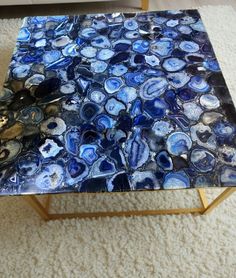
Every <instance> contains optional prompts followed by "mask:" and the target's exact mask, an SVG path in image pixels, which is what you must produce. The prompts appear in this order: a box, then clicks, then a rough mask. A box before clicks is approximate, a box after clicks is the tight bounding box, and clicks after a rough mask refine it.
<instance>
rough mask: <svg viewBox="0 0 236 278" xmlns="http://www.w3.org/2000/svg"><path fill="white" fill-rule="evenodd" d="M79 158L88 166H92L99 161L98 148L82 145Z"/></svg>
mask: <svg viewBox="0 0 236 278" xmlns="http://www.w3.org/2000/svg"><path fill="white" fill-rule="evenodd" d="M79 156H80V158H82V159H83V160H84V161H85V162H86V163H87V164H89V165H92V164H93V162H94V161H95V160H97V159H98V155H97V146H96V145H89V144H84V145H81V146H80V149H79Z"/></svg>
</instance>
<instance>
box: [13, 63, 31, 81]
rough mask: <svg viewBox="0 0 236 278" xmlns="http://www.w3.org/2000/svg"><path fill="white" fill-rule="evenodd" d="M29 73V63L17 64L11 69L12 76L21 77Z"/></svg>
mask: <svg viewBox="0 0 236 278" xmlns="http://www.w3.org/2000/svg"><path fill="white" fill-rule="evenodd" d="M29 73H30V65H18V66H17V67H15V68H14V69H13V70H12V74H13V77H14V78H16V79H23V78H25V77H26V76H28V75H29Z"/></svg>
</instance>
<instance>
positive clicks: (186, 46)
mask: <svg viewBox="0 0 236 278" xmlns="http://www.w3.org/2000/svg"><path fill="white" fill-rule="evenodd" d="M179 48H180V49H181V50H183V51H185V52H188V53H194V52H197V51H198V50H199V45H198V44H197V43H195V42H193V41H182V42H181V43H180V44H179Z"/></svg>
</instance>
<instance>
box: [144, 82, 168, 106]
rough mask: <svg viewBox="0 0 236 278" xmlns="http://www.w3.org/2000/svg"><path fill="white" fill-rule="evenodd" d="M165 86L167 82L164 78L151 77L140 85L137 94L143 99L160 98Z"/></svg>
mask: <svg viewBox="0 0 236 278" xmlns="http://www.w3.org/2000/svg"><path fill="white" fill-rule="evenodd" d="M167 86H168V82H167V80H166V79H165V78H164V77H153V78H150V79H148V80H147V81H146V82H144V83H143V84H142V85H141V87H140V90H139V94H140V96H141V97H142V98H143V99H147V100H152V99H154V98H156V97H159V96H161V95H162V94H163V93H164V92H165V90H166V88H167Z"/></svg>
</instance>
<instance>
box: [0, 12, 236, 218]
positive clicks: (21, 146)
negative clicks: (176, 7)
mask: <svg viewBox="0 0 236 278" xmlns="http://www.w3.org/2000/svg"><path fill="white" fill-rule="evenodd" d="M0 102H1V104H0V105H1V115H0V119H1V120H0V128H1V130H0V140H1V146H0V167H1V168H0V169H1V171H0V195H1V196H9V195H11V196H12V195H21V196H24V198H25V199H26V200H27V201H28V202H29V203H30V204H31V205H32V207H33V208H34V209H36V211H37V212H38V213H39V214H40V215H41V216H42V218H43V219H45V220H49V219H57V218H65V217H76V216H77V217H96V216H113V215H147V214H165V213H196V212H198V213H202V214H205V213H208V212H210V211H211V210H212V209H213V208H214V207H215V206H216V205H218V204H219V203H221V202H222V201H223V200H224V199H225V198H226V197H228V196H229V195H230V194H232V193H233V192H234V191H235V188H236V187H235V186H236V167H235V165H236V149H235V146H236V136H235V135H236V124H235V121H236V112H235V107H234V104H233V102H232V99H231V96H230V93H229V91H228V89H227V86H226V83H225V80H224V78H223V75H222V72H221V70H220V67H219V64H218V62H217V59H216V57H215V53H214V51H213V48H212V45H211V43H210V41H209V38H208V35H207V33H206V30H205V28H204V25H203V23H202V20H201V18H200V15H199V13H198V11H197V10H184V11H162V12H147V13H137V14H131V13H113V14H93V15H80V16H48V17H44V16H38V17H27V18H25V19H24V21H23V25H22V28H21V29H20V31H19V35H18V38H17V43H16V48H15V51H14V53H13V56H12V60H11V62H10V65H9V71H8V74H7V77H6V81H5V84H4V88H3V89H2V90H1V94H0ZM206 187H214V188H217V187H221V188H225V190H224V192H223V193H221V194H220V195H219V196H218V197H217V198H216V199H215V200H214V201H213V202H212V203H211V204H208V202H207V199H206V196H205V191H204V188H206ZM161 189H163V190H173V189H183V190H186V189H195V190H197V191H198V193H199V196H200V200H201V204H202V206H201V207H199V208H198V207H197V208H181V209H169V210H166V209H165V210H142V211H123V212H96V213H77V214H75V213H72V214H70V213H67V214H52V213H50V211H49V204H50V198H51V196H52V195H53V194H59V193H60V194H65V193H82V192H83V193H92V192H93V193H111V192H117V194H118V192H131V191H139V192H140V191H142V192H143V193H142V194H145V191H147V190H161ZM39 194H40V195H42V194H45V195H47V196H48V197H47V202H46V205H45V206H44V205H43V204H42V203H41V202H40V201H39V200H38V199H37V195H39ZM137 194H140V193H137Z"/></svg>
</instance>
